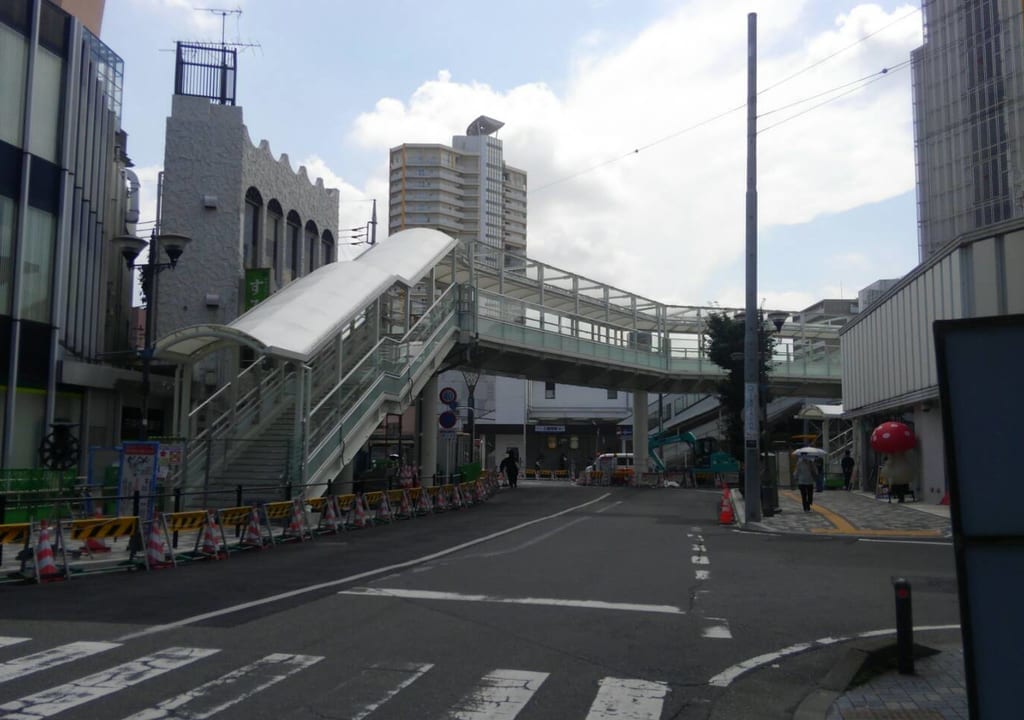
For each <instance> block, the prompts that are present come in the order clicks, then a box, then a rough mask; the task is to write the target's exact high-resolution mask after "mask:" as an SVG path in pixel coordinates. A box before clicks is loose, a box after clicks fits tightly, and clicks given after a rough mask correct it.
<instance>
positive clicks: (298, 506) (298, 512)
mask: <svg viewBox="0 0 1024 720" xmlns="http://www.w3.org/2000/svg"><path fill="white" fill-rule="evenodd" d="M286 534H287V535H288V536H289V537H291V538H295V539H297V540H301V541H305V539H306V514H305V512H303V508H302V499H301V498H296V499H295V500H292V516H291V519H290V520H289V521H288V529H287V530H286Z"/></svg>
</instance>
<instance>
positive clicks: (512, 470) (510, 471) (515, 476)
mask: <svg viewBox="0 0 1024 720" xmlns="http://www.w3.org/2000/svg"><path fill="white" fill-rule="evenodd" d="M498 470H499V472H503V473H505V479H506V480H508V486H509V487H510V488H514V487H516V485H518V484H519V466H518V465H516V456H515V455H514V454H513V453H512V451H511V450H509V451H508V456H507V457H506V458H505V459H504V460H502V461H501V465H499V466H498Z"/></svg>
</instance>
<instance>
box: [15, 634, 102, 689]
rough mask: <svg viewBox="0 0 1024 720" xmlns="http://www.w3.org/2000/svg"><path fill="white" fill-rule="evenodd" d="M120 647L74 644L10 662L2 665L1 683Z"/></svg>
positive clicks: (96, 643)
mask: <svg viewBox="0 0 1024 720" xmlns="http://www.w3.org/2000/svg"><path fill="white" fill-rule="evenodd" d="M120 646H121V644H120V643H110V642H73V643H69V644H67V645H61V646H59V647H55V648H50V649H49V650H43V651H42V652H37V653H33V654H32V655H26V656H25V657H22V658H15V659H14V660H8V661H7V662H5V663H2V664H0V683H5V682H9V681H11V680H16V679H17V678H21V677H25V676H26V675H31V674H32V673H34V672H39V671H40V670H49V669H50V668H54V667H57V666H58V665H63V664H64V663H69V662H74V661H75V660H81V659H83V658H87V657H89V656H90V655H96V654H97V653H101V652H104V651H106V650H111V649H113V648H116V647H120Z"/></svg>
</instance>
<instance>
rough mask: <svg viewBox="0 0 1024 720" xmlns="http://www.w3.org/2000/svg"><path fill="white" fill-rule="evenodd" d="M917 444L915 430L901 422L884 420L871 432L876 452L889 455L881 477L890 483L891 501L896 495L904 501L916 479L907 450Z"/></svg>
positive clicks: (897, 499)
mask: <svg viewBox="0 0 1024 720" xmlns="http://www.w3.org/2000/svg"><path fill="white" fill-rule="evenodd" d="M916 444H917V439H916V438H915V437H914V433H913V431H912V430H911V429H910V428H909V427H907V426H906V425H904V424H903V423H901V422H884V423H882V424H881V425H879V426H878V427H876V428H875V429H874V430H873V431H872V433H871V447H872V449H874V450H875V452H879V453H883V454H885V455H887V456H888V459H887V460H886V461H885V464H884V465H882V468H881V470H879V473H878V474H879V477H884V478H885V479H886V480H887V481H888V483H889V501H890V502H892V496H893V495H895V496H896V501H897V502H903V501H904V499H905V498H906V495H907V493H908V492H911V490H910V484H911V482H913V479H914V468H913V467H912V466H911V464H910V461H909V460H908V458H907V455H906V453H907V451H908V450H912V449H913V448H914V446H915V445H916Z"/></svg>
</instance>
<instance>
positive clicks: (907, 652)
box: [892, 578, 914, 675]
mask: <svg viewBox="0 0 1024 720" xmlns="http://www.w3.org/2000/svg"><path fill="white" fill-rule="evenodd" d="M892 588H893V591H894V592H895V594H896V665H897V668H898V669H899V672H900V674H901V675H913V674H914V613H913V608H912V604H911V599H910V581H909V580H907V579H906V578H893V579H892Z"/></svg>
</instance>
